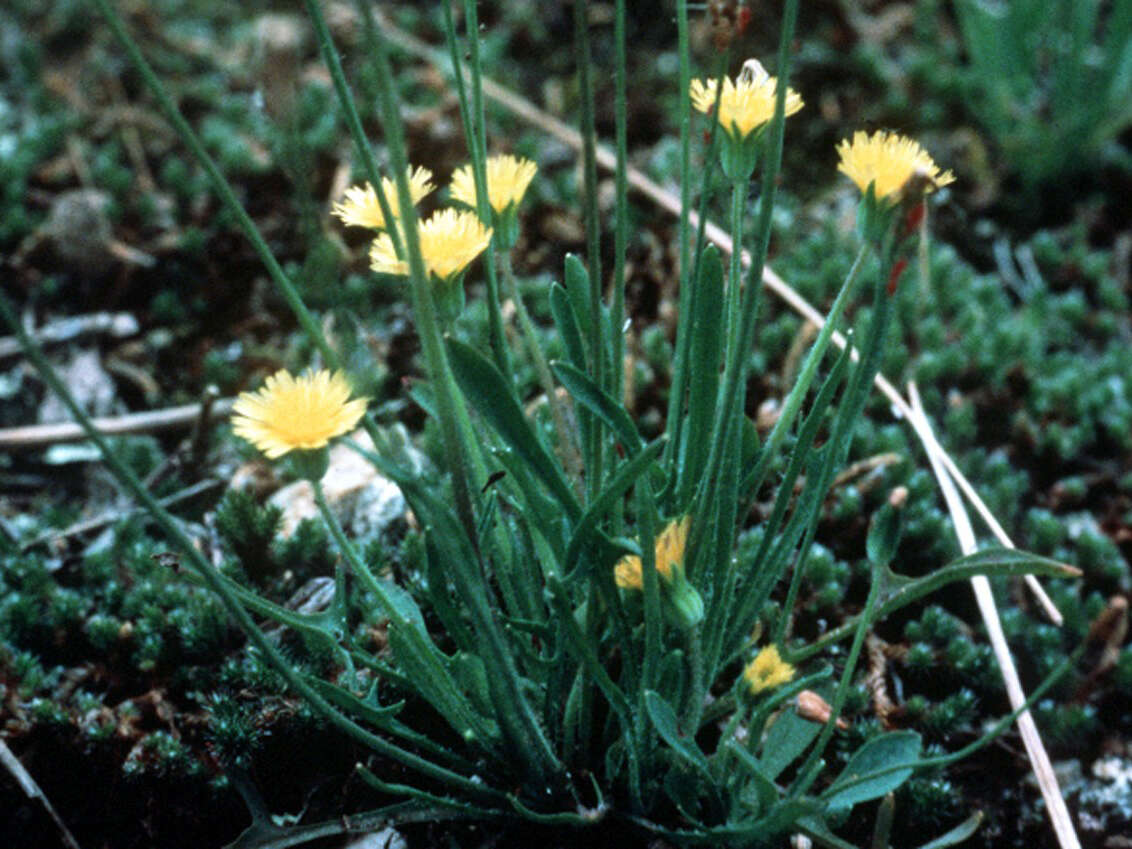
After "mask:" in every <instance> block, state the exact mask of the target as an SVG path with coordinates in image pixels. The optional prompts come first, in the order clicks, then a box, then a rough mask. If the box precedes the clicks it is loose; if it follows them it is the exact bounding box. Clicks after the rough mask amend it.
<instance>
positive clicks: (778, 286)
mask: <svg viewBox="0 0 1132 849" xmlns="http://www.w3.org/2000/svg"><path fill="white" fill-rule="evenodd" d="M377 14H378V15H379V17H380V20H381V26H382V28H383V29H384V31H385V33H386V36H387V37H388V38H389V41H390V42H391V43H393V44H395V45H397V46H398V47H399V48H401V49H402V50H404V51H405V52H406V53H409V54H411V55H413V56H416V57H418V58H420V59H424V60H425V61H427V62H430V63H432V64H434V65H437V66H439V67H444V63H445V61H446V60H445V59H444V57H443V56H442V55H441V54H440V51H438V50H436V49H435V48H433V47H431V46H429V45H428V44H426V43H425V42H424V41H421V40H420V39H419V38H416V37H415V36H412V35H410V34H409V33H407V32H405V31H404V30H402V29H400V28H399V27H397V26H396V25H394V24H393V23H392V22H391V21H390V20H389V19H388V18H386V17H384V16H383V15H381V14H380V12H378V13H377ZM483 91H484V94H485V95H486V96H487V97H489V98H490V99H491V100H494V101H495V102H496V103H498V104H500V105H501V106H503V108H504V109H506V110H508V111H509V112H511V113H513V114H514V115H516V116H517V117H519V118H521V119H523V120H525V121H528V122H529V123H531V124H534V125H535V126H537V127H538V128H540V129H541V130H543V131H544V132H546V133H547V134H548V135H551V136H554V137H555V138H557V139H558V140H559V141H561V142H563V143H564V144H566V145H569V146H570V147H572V148H574V150H581V148H582V137H581V135H580V134H579V133H578V131H577V130H575V129H574V128H573V127H571V126H569V125H568V124H565V123H563V122H562V121H559V120H558V119H557V118H555V117H554V116H553V115H550V114H549V113H547V112H545V111H543V110H542V109H539V108H538V107H537V106H535V105H534V104H533V103H531V102H530V101H529V100H527V99H525V98H523V97H520V96H519V95H517V94H515V93H514V92H512V91H510V90H509V89H506V88H504V87H503V86H501V85H499V84H498V83H496V82H494V81H493V80H490V79H488V78H486V77H484V78H483ZM596 154H597V164H598V165H599V166H600V167H602V168H604V169H606V170H607V171H612V170H613V169H614V168H615V166H616V164H617V157H616V155H615V154H614V153H613V151H611V150H610V149H609V148H607V147H604V146H601V145H598V148H597V151H596ZM628 178H629V185H630V186H631V187H632V188H634V189H635V190H636V191H638V192H640V193H641V194H643V195H644V196H645V197H647V198H649V199H650V200H652V201H653V202H655V203H656V204H657V205H658V206H660V207H661V208H662V209H665V210H667V211H668V212H671V213H672V214H674V215H679V214H680V197H679V195H678V194H676V193H675V192H672V191H669V190H668V189H665V188H663V187H661V186H660V185H659V184H658V183H656V182H654V181H653V180H651V179H649V178H648V177H647V176H645V174H643V173H642V172H640V171H638V170H637V169H635V168H629V169H628ZM698 222H699V218H698V216H697V215H696V214H695V212H692V214H691V222H690V226H691V227H692V228H695V227H696V226H698ZM704 232H705V234H706V236H707V238H708V240H709V241H711V242H712V243H714V244H715V245H716V246H718V247H719V248H720V250H722V251H723V252H724V253H725V254H730V253H731V250H732V243H731V236H730V235H728V234H727V233H726V232H725V231H724V230H723V229H722V228H721V227H719V225H717V224H714V223H712V222H710V221H708V222H706V223H705V225H704ZM750 261H751V258H750V256H749V255H748V254H747V252H746V251H744V252H743V256H742V262H743V264H744V265H749V264H750ZM763 286H764V287H766V288H767V289H769V290H770V291H771V292H773V293H774V294H776V295H777V296H778V297H780V298H781V299H782V300H783V301H785V302H786V304H787V306H789V307H790V308H791V309H793V310H794V311H795V312H797V313H798V314H799V315H801V316H802V317H803V318H804V319H806V320H807V321H809V322H811V323H813V324H814V325H816V326H817V328H818V329H819V330H820V329H821V328H822V327H824V326H825V318H824V316H822V314H821V313H820V312H818V311H817V310H816V309H815V308H814V307H813V306H812V305H811V304H810V303H809V301H807V300H806V299H805V298H803V297H802V296H801V295H799V294H798V293H797V292H796V291H794V289H793V288H791V286H790V284H788V283H787V282H786V281H785V280H783V279H782V278H781V277H779V276H778V275H777V274H776V273H775V272H774V271H773V269H771V268H770V266H769V265H768V266H765V267H764V268H763ZM833 342H834V344H835V345H837V346H838V347H839V348H842V349H844V348H845V346H846V345H847V344H848V342H847V341H846V339H845V336H844V335H842V334H841V333H839V332H837V331H834V333H833ZM851 356H852V357H853V359H854V360H856V359H857V352H856V351H853V352H852V354H851ZM876 386H877V388H878V389H879V390H880V391H881V393H882V394H883V395H884V396H885V398H887V399H888V400H889V401H890V402H891V403H892V405H893V406H894V407H895V408H896V411H897V412H898V413H899V415H900V416H902V417H904V418H909V417H911V415H912V411H911V410H910V409H909V407H908V404H907V403H906V402H905V401H904V399H903V398H902V397H901V395H900V393H899V392H897V391H896V388H895V387H894V386H893V385H892V384H891V383H890V382H889V381H888V380H887V379H885V377H884V376H883V375H880V374H878V375H877V376H876ZM941 450H942V449H941ZM940 459H941V461H942V462H943V464H944V466H945V467H946V468H947V471H948V474H950V475H951V477H952V478H953V479H954V481H955V482H956V483H957V484H958V485H959V488H960V490H962V492H963V494H964V495H965V496H966V497H967V499H968V500H969V501H970V502H971V504H972V505H973V506H974V508H975V511H976V512H977V513H978V514H979V515H980V516H981V517H982V518H983V521H984V522H986V523H987V526H988V527H989V528H990V530H991V533H993V534H994V535H995V537H996V538H997V539H998V541H999V542H1001V543H1002V544H1003V545H1004V546H1006V547H1007V548H1014V547H1015V546H1014V543H1013V542H1012V541H1011V539H1010V537H1009V536H1008V535H1007V533H1006V531H1005V530H1003V528H1002V525H1000V524H999V523H998V520H996V519H995V517H994V514H992V513H991V512H990V509H989V508H988V507H987V505H986V504H985V503H984V502H983V500H982V498H980V497H979V494H978V493H977V492H975V488H974V487H973V486H971V483H970V482H969V481H968V480H967V478H966V477H965V476H964V475H963V473H962V472H961V471H960V470H959V468H958V466H956V465H955V462H954V461H953V460H952V459H951V457H950V456H949V455H948V454H947V453H946V452H944V453H941V455H940ZM1026 585H1027V586H1028V587H1029V588H1030V591H1031V592H1033V594H1034V596H1035V597H1036V598H1037V600H1038V602H1039V604H1040V605H1041V607H1042V609H1043V610H1044V611H1045V614H1046V616H1047V617H1048V618H1049V619H1050V621H1051V622H1053V623H1054V624H1055V625H1060V624H1061V623H1062V617H1061V613H1060V612H1059V611H1058V609H1057V607H1056V606H1055V605H1054V603H1053V601H1052V600H1051V599H1050V597H1049V596H1048V595H1047V594H1046V592H1045V590H1043V589H1042V586H1041V584H1039V583H1038V581H1037V579H1036V578H1034V577H1033V576H1032V575H1027V576H1026Z"/></svg>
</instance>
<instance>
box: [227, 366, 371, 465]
mask: <svg viewBox="0 0 1132 849" xmlns="http://www.w3.org/2000/svg"><path fill="white" fill-rule="evenodd" d="M349 398H350V384H349V383H347V382H346V377H345V375H343V374H342V373H341V372H334V373H331V372H329V371H325V370H324V371H318V372H315V373H314V374H309V373H308V374H304V375H300V376H299V377H295V376H294V375H292V374H290V373H288V372H287V371H285V370H282V369H281V370H280V371H277V372H276V373H275V374H273V375H272V376H271V377H269V378H267V381H266V382H265V383H264V386H263V388H262V389H260V390H259V391H258V392H244V393H242V394H241V395H240V397H239V398H237V399H236V403H235V404H234V405H233V406H232V412H233V413H234V415H233V416H232V430H233V431H234V432H235V434H236V435H237V436H240V437H243V438H244V439H246V440H247V441H248V442H250V443H252V444H253V445H254V446H255V447H256V448H258V449H259V450H260V451H262V452H263V453H264V454H266V455H267V456H268V457H269V458H270V459H272V460H274V459H276V458H278V457H282V456H283V455H284V454H287V453H288V452H290V451H295V450H300V451H310V450H315V449H319V448H324V447H325V446H326V444H327V443H328V442H329V441H330V440H331V439H333V438H334V437H336V436H341V435H342V434H344V433H349V432H350V431H351V430H353V429H354V426H355V425H356V424H357V423H358V420H359V419H361V417H362V416H363V415H364V414H365V411H366V402H365V399H363V398H356V399H354V400H353V401H351V400H349Z"/></svg>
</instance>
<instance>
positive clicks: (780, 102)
mask: <svg viewBox="0 0 1132 849" xmlns="http://www.w3.org/2000/svg"><path fill="white" fill-rule="evenodd" d="M797 19H798V0H786V7H785V9H784V10H783V13H782V32H781V34H780V38H779V43H778V85H777V92H776V97H775V103H774V118H773V119H772V120H771V122H770V126H769V127H768V128H767V130H766V132H765V134H764V136H763V139H764V141H763V143H764V144H766V145H767V149H766V151H765V156H764V159H763V162H764V163H765V164H764V166H763V174H762V186H763V192H762V199H761V201H760V203H759V217H758V220H757V222H756V224H755V241H754V249H753V251H752V256H751V265H750V268H748V269H747V285H746V292H745V293H744V296H743V304H742V309H741V319H740V323H739V332H738V336H737V339H738V343H737V344H736V346H735V348H734V350H733V351H732V352H731V353H732V356H731V357H730V358H729V359H728V360H727V362H726V365H725V368H724V373H723V386H722V390H721V392H722V394H721V395H720V399H721V404H720V409H719V414H718V417H717V419H716V424H717V426H716V428H715V440H714V441H713V442H712V446H711V453H710V454H709V455H708V464H707V467H706V474H705V475H704V478H703V480H702V481H701V483H700V493H699V495H698V497H697V499H696V500H697V502H699V503H700V504H703V503H705V501H706V496H707V493H708V491H710V489H711V488H712V487H714V485H715V481H716V479H717V478H718V476H719V471H720V469H721V468H722V466H723V463H724V461H725V459H726V458H725V456H724V454H725V452H724V450H723V449H724V448H725V447H726V446H727V444H728V440H729V437H730V433H731V430H732V429H733V428H735V427H738V424H739V422H738V420H739V418H740V417H741V416H742V413H743V410H742V408H741V407H739V406H738V402H739V399H740V395H741V393H740V389H741V388H742V387H743V386H744V385H745V383H746V379H747V366H748V361H749V359H750V358H749V357H748V355H747V354H748V352H749V351H750V350H751V346H752V345H753V344H754V336H755V319H756V317H757V315H758V306H759V302H760V298H759V295H760V293H761V292H762V275H763V267H764V266H765V265H766V256H767V249H768V247H769V245H770V230H771V224H772V214H773V212H774V201H775V197H776V195H777V190H778V173H779V169H780V168H781V166H782V139H783V135H784V133H785V129H786V92H787V90H788V86H789V81H790V49H791V42H792V41H793V40H794V26H795V24H796V22H797Z"/></svg>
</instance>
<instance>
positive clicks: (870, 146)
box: [837, 130, 955, 200]
mask: <svg viewBox="0 0 1132 849" xmlns="http://www.w3.org/2000/svg"><path fill="white" fill-rule="evenodd" d="M837 153H838V155H839V156H840V157H841V162H840V163H839V164H838V166H837V170H838V171H840V172H841V173H842V174H845V175H846V176H847V177H848V178H849V179H850V180H852V181H853V182H854V183H856V184H857V188H859V189H860V190H861V192H862V193H865V192H868V190H869V186H870V185H872V184H875V186H876V187H875V189H874V190H873V191H874V192H875V193H876V196H877V199H878V200H879V199H881V198H887V197H893V196H895V195H898V194H899V193H900V191H901V190H902V189H903V188H904V186H905V185H906V184H907V183H908V181H909V180H911V179H912V178H913V177H915V178H918V179H919V180H922V181H923V184H924V188H923V191H924V193H925V194H927V193H928V192H931V191H933V190H935V189H938V188H940V187H941V186H946V185H947V184H948V183H952V182H954V181H955V175H954V174H952V173H951V172H950V171H944V172H943V173H942V174H941V173H940V171H939V167H938V166H937V165H936V164H935V162H933V161H932V158H931V156H929V155H928V152H927V151H926V150H924V149H923V148H922V147H920V145H919V143H918V142H915V141H913V140H912V139H910V138H906V137H905V136H902V135H899V134H897V133H886V132H884V131H883V130H879V131H878V132H876V133H873V134H872V135H871V136H870V135H868V134H867V133H864V132H861V131H857V132H856V133H854V134H853V140H852V141H850V140H849V139H843V140H842V142H841V144H839V145H838V146H837Z"/></svg>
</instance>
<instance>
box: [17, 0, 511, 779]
mask: <svg viewBox="0 0 1132 849" xmlns="http://www.w3.org/2000/svg"><path fill="white" fill-rule="evenodd" d="M96 2H99V3H100V5H101V0H96ZM107 11H109V10H106V9H104V10H103V12H104V14H106V12H107ZM113 14H114V13H113V12H112V11H111V12H110V15H113ZM108 17H109V16H108ZM120 23H121V22H120V21H119V24H120ZM119 28H120V27H119ZM123 32H124V30H123ZM0 318H3V320H4V321H5V322H7V324H8V325H9V326H10V327H11V328H12V332H13V333H14V334H15V336H16V337H17V338H18V339H19V341H20V346H21V348H22V349H23V352H24V354H25V355H26V356H27V358H28V359H29V360H30V361H31V363H32V365H33V366H35V368H36V370H37V371H38V372H39V374H40V376H41V377H42V378H43V380H44V382H45V383H46V384H47V385H48V387H50V389H51V391H53V392H54V393H55V394H56V395H58V396H59V399H60V400H61V401H62V402H63V403H64V405H65V406H66V407H67V409H68V410H70V412H71V415H73V416H74V417H75V420H76V421H77V422H78V423H79V425H80V426H81V427H82V429H83V430H84V431H85V432H86V435H87V437H88V438H89V439H90V440H91V441H92V442H93V443H94V444H95V445H96V446H98V449H99V451H100V452H101V454H102V459H103V462H104V463H105V464H106V466H107V468H108V469H109V470H110V472H111V473H112V474H113V475H114V477H115V478H116V479H117V480H118V483H119V484H121V485H122V487H123V488H124V489H125V490H126V491H127V492H128V493H129V494H130V495H131V496H132V497H133V498H134V499H136V500H137V501H138V503H140V504H141V505H142V506H143V507H145V508H146V510H148V511H149V514H150V515H151V516H152V517H153V519H154V521H155V522H156V523H157V524H158V526H159V527H160V528H161V530H162V531H164V532H165V534H167V535H168V537H169V539H170V540H171V541H172V542H173V543H174V544H175V545H176V546H177V547H178V548H180V549H181V552H182V553H183V554H184V556H185V557H186V558H187V561H188V565H189V567H190V568H191V569H192V570H193V571H194V572H195V573H196V574H197V575H198V576H199V577H200V579H201V580H202V581H203V582H204V584H205V585H206V586H207V587H208V588H209V589H210V590H211V591H212V592H213V593H214V594H215V595H216V596H217V597H219V599H220V602H221V604H223V605H224V608H225V610H227V611H228V614H229V615H230V616H231V617H232V618H233V619H234V620H235V621H236V624H237V625H239V626H240V628H241V629H242V630H243V631H244V633H245V634H247V636H248V639H249V640H250V641H251V643H252V645H254V646H255V648H256V649H257V650H258V651H259V652H261V653H262V654H263V656H264V657H265V658H267V661H268V663H270V664H271V666H272V667H274V669H275V670H276V671H277V672H278V673H279V674H280V676H282V678H283V680H284V681H286V682H287V684H288V686H290V687H291V688H292V689H294V690H295V692H297V693H298V694H299V695H301V696H302V697H303V698H304V699H305V700H306V701H307V703H308V704H310V705H311V707H312V708H314V710H316V711H317V712H318V713H319V714H320V715H322V716H323V717H325V718H326V719H327V721H329V722H330V723H331V724H332V725H333V726H334V727H335V728H337V729H338V730H339V731H341V732H342V733H344V734H346V735H347V736H348V737H350V738H352V739H354V740H357V741H358V742H360V743H362V744H363V745H365V746H368V747H369V748H370V749H372V750H373V751H375V752H377V753H379V754H381V755H384V756H385V757H389V758H392V759H394V760H396V761H398V762H400V763H402V764H404V765H405V766H407V767H408V768H410V769H413V770H415V771H417V772H419V773H421V774H422V775H425V776H427V777H429V778H432V779H434V780H436V781H441V782H443V783H445V784H448V785H451V786H453V787H457V788H459V789H460V790H461V791H463V792H466V793H469V794H472V795H474V796H476V797H477V798H486V799H491V800H493V801H499V800H501V799H505V798H506V797H505V795H504V794H502V793H500V792H499V791H496V790H493V789H491V788H489V787H485V786H484V785H483V783H482V782H477V781H472V780H471V779H469V778H465V777H464V776H462V775H459V774H457V773H455V772H452V771H451V770H448V769H445V768H444V767H441V766H438V765H436V764H434V763H432V762H431V761H427V760H425V759H424V758H421V757H420V756H418V755H415V754H413V753H412V752H408V751H405V750H404V749H402V748H400V747H399V746H397V745H395V744H393V743H390V742H389V741H387V740H384V739H382V738H381V737H378V736H377V735H375V734H373V733H372V732H370V731H367V730H366V729H365V728H363V727H362V726H360V725H358V724H357V723H356V722H354V721H353V720H351V719H349V718H348V717H346V716H345V715H343V714H342V713H340V712H339V711H338V710H337V709H336V708H334V707H333V706H332V705H331V704H330V703H329V702H327V701H326V699H324V698H323V697H322V696H320V695H319V694H318V693H317V692H315V690H314V689H313V688H312V687H311V686H310V685H309V684H307V683H306V681H304V680H303V678H302V675H300V674H299V673H298V672H297V671H296V670H295V669H294V668H293V667H292V666H291V664H289V663H288V662H287V661H286V660H285V659H284V658H283V656H282V655H281V654H280V653H279V650H278V649H276V648H275V646H274V645H272V643H271V641H270V640H268V639H267V637H266V636H265V635H264V633H263V631H261V630H260V629H259V628H258V627H257V626H256V624H255V621H254V620H253V619H252V618H251V616H250V615H249V614H248V612H247V611H246V610H245V609H244V608H243V606H241V604H240V603H239V601H238V600H237V599H236V597H235V595H234V594H233V593H232V592H231V590H229V589H228V587H226V586H225V584H224V581H223V580H222V578H221V575H220V573H219V572H218V571H217V570H216V568H215V567H214V566H213V565H212V564H211V563H209V562H208V561H207V560H206V559H205V558H204V556H203V555H202V554H201V553H200V552H199V551H198V550H197V548H196V546H195V545H193V542H192V540H191V539H189V537H188V536H187V535H186V534H185V532H184V531H183V530H181V527H180V525H178V524H177V521H176V519H174V518H173V517H172V516H171V515H170V514H169V513H168V512H167V511H166V510H165V509H164V508H163V507H162V506H161V505H160V504H159V503H158V502H157V499H155V498H154V497H153V495H151V494H150V492H149V490H147V489H146V488H145V487H144V486H143V485H142V483H141V481H139V480H138V478H137V476H136V475H134V473H133V472H132V471H131V470H130V468H129V467H128V466H127V465H126V464H125V463H124V462H122V460H121V459H120V458H119V457H118V455H117V454H116V453H115V452H114V451H113V449H111V447H110V445H109V443H108V442H107V441H106V438H105V437H104V436H103V435H102V434H101V433H100V432H99V430H98V429H97V428H96V427H95V426H94V423H93V422H92V421H91V419H90V417H89V416H88V415H87V414H86V412H85V411H84V410H83V408H82V407H81V406H79V403H78V402H77V401H76V400H75V398H74V396H73V395H72V394H71V391H70V390H69V389H68V388H67V385H66V384H65V383H64V382H63V380H62V379H61V378H60V377H59V375H58V374H57V373H56V371H55V369H54V368H52V366H51V364H50V363H49V362H48V361H47V358H46V356H44V354H43V350H42V349H41V348H40V347H39V345H38V343H36V342H35V341H34V340H33V339H32V338H31V337H30V336H29V335H28V333H27V331H26V330H25V329H24V327H23V324H22V323H21V322H20V320H19V318H18V316H17V314H16V311H15V309H14V308H13V306H12V304H11V303H10V302H9V300H8V299H7V297H5V296H4V295H3V294H0Z"/></svg>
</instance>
